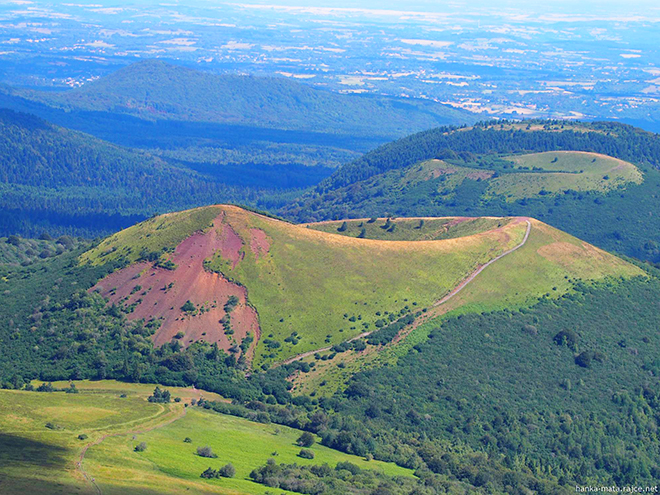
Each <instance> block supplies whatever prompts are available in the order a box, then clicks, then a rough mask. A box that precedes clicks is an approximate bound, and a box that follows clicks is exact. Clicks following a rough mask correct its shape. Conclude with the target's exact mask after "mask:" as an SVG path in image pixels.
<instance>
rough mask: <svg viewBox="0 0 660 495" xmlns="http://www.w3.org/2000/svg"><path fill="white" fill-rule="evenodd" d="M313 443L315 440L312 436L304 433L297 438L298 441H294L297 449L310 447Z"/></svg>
mask: <svg viewBox="0 0 660 495" xmlns="http://www.w3.org/2000/svg"><path fill="white" fill-rule="evenodd" d="M315 441H316V440H315V439H314V435H312V434H311V433H310V432H308V431H306V432H304V433H303V434H302V435H300V436H299V437H298V440H296V444H297V445H298V446H299V447H311V446H312V445H314V442H315Z"/></svg>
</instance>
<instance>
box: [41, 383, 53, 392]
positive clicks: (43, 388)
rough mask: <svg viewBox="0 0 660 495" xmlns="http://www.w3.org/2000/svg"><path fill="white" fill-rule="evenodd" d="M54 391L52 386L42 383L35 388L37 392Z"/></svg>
mask: <svg viewBox="0 0 660 495" xmlns="http://www.w3.org/2000/svg"><path fill="white" fill-rule="evenodd" d="M54 391H55V389H54V388H53V384H52V383H50V382H48V383H42V384H41V385H39V386H38V387H37V392H54Z"/></svg>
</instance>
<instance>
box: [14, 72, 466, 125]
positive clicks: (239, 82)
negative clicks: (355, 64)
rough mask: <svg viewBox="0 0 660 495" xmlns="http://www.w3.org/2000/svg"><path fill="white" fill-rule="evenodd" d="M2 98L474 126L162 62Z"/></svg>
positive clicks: (138, 111)
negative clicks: (77, 83) (80, 83)
mask: <svg viewBox="0 0 660 495" xmlns="http://www.w3.org/2000/svg"><path fill="white" fill-rule="evenodd" d="M3 92H4V93H5V94H8V93H9V94H11V95H13V96H18V97H22V98H24V99H26V100H29V101H32V102H39V103H42V104H45V105H47V106H50V107H54V108H60V109H64V110H66V111H86V112H90V111H91V112H110V113H116V114H125V115H132V116H135V117H139V118H141V119H145V120H150V121H155V120H177V121H184V122H209V123H216V124H232V125H249V126H254V127H265V128H275V129H286V130H301V131H316V132H329V133H333V134H357V135H368V136H380V137H382V138H393V137H400V136H403V135H406V134H409V133H411V132H415V131H420V130H423V129H429V128H431V127H437V126H438V125H460V124H466V123H471V122H473V121H474V120H475V119H474V118H473V117H472V115H471V114H469V113H468V112H465V111H462V110H457V109H455V108H452V107H449V106H446V105H442V104H440V103H435V102H431V101H423V100H405V101H404V100H398V99H394V98H388V97H365V96H360V95H346V94H338V93H333V92H330V91H325V90H322V89H316V88H313V87H311V86H308V85H305V84H302V83H298V82H296V81H292V80H289V79H285V78H276V77H254V76H242V75H216V74H211V73H207V72H202V71H198V70H195V69H191V68H187V67H182V66H176V65H172V64H169V63H167V62H164V61H160V60H145V61H142V62H137V63H135V64H132V65H129V66H127V67H124V68H122V69H120V70H118V71H116V72H114V73H112V74H110V75H108V76H106V77H103V78H101V79H99V80H96V81H93V82H90V83H88V84H85V85H84V86H82V87H80V88H76V89H72V90H69V91H63V92H40V91H34V90H11V89H8V88H5V89H4V91H3Z"/></svg>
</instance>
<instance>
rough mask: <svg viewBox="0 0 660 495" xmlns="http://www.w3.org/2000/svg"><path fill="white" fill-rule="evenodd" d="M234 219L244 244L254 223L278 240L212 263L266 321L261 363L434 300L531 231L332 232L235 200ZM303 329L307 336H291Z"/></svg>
mask: <svg viewBox="0 0 660 495" xmlns="http://www.w3.org/2000/svg"><path fill="white" fill-rule="evenodd" d="M225 221H227V222H229V223H230V224H231V226H232V227H233V228H234V230H235V231H236V232H237V233H238V235H239V236H241V237H242V238H243V239H244V242H245V241H246V240H248V241H249V239H250V229H261V230H263V231H264V232H265V233H266V235H267V236H268V238H269V240H270V250H269V252H268V254H267V255H266V256H261V257H257V256H256V255H255V254H254V253H253V252H252V250H251V249H250V247H248V245H244V246H243V248H242V249H243V252H244V258H243V259H242V261H240V262H239V263H238V264H237V265H236V267H233V268H232V263H231V262H230V261H229V260H225V259H223V258H222V257H221V255H220V253H217V254H216V256H215V257H214V258H213V259H212V260H211V262H210V263H208V265H207V266H208V268H209V269H212V270H215V271H218V272H220V273H222V274H224V275H225V276H226V277H228V278H229V279H231V280H234V281H236V282H238V283H240V284H242V285H244V286H245V287H246V288H247V291H248V298H249V301H250V303H251V304H253V305H254V306H255V308H256V309H257V311H258V313H259V322H260V326H261V339H260V341H259V343H258V345H257V352H256V354H255V362H254V364H255V365H256V366H258V365H260V364H262V363H268V362H274V361H281V360H282V359H286V358H287V357H290V356H294V355H296V354H299V353H302V352H305V351H309V350H314V349H318V348H321V347H324V346H328V345H332V344H336V343H339V342H342V341H345V340H347V339H349V338H351V337H354V336H356V335H359V334H360V333H362V332H365V331H370V330H374V329H375V328H376V327H375V321H377V320H378V319H381V318H387V316H388V314H389V313H397V314H398V313H399V312H401V311H402V310H406V307H407V308H408V310H410V311H413V312H415V311H417V310H421V309H422V308H425V307H427V306H430V305H431V304H432V303H433V302H434V301H437V300H438V299H440V298H442V296H444V295H445V294H446V293H448V292H449V291H450V290H451V289H453V288H454V287H455V286H456V285H457V284H458V283H459V282H460V281H461V280H463V279H464V278H465V277H466V276H467V275H468V274H469V273H471V272H472V271H474V270H475V269H476V267H478V266H479V265H481V264H483V263H485V262H487V261H489V260H490V259H492V258H494V257H495V256H497V255H498V254H500V253H501V252H503V251H505V250H506V249H509V248H511V247H513V246H515V245H516V244H518V243H520V241H521V240H522V238H523V236H524V233H525V225H524V224H519V225H507V226H505V227H504V228H503V229H502V230H501V231H492V232H487V233H483V234H480V235H474V236H468V237H462V238H460V239H446V240H442V241H428V242H424V241H416V242H405V241H399V242H389V241H380V240H372V239H353V238H350V237H344V236H338V235H331V234H327V233H324V232H318V231H316V230H313V229H308V228H304V227H300V226H295V225H291V224H287V223H284V222H280V221H277V220H273V219H270V218H266V217H261V216H258V215H254V214H250V213H248V212H246V211H244V210H241V209H238V208H227V209H226V216H225ZM378 313H380V314H378ZM294 332H297V334H298V336H299V337H300V340H299V341H298V342H297V343H296V344H294V343H287V342H285V339H286V338H288V337H289V336H290V335H291V334H292V333H294ZM272 342H276V344H273V343H272ZM277 343H279V346H278V344H277Z"/></svg>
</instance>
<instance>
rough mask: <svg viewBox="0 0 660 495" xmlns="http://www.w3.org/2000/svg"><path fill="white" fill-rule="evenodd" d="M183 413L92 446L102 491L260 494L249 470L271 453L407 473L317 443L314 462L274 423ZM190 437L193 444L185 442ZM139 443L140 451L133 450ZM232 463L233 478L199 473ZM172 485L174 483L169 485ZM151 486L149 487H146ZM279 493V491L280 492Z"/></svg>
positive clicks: (281, 459) (289, 459)
mask: <svg viewBox="0 0 660 495" xmlns="http://www.w3.org/2000/svg"><path fill="white" fill-rule="evenodd" d="M188 409H189V410H188V413H187V415H186V416H185V417H184V418H182V419H180V420H178V421H176V422H175V423H172V424H171V425H168V426H166V427H164V428H161V429H157V430H153V431H151V432H149V433H146V434H140V435H136V436H135V438H133V437H115V438H109V439H107V440H105V441H104V442H103V443H101V444H100V445H98V446H95V447H92V448H91V449H90V450H89V452H88V454H87V459H88V469H89V471H90V472H91V473H93V474H94V476H95V477H96V480H97V483H98V484H99V486H100V487H101V490H102V492H103V493H107V494H120V493H125V491H122V490H128V489H131V490H132V489H134V487H140V488H141V489H142V490H144V493H145V494H146V493H154V494H156V493H181V492H182V491H185V490H192V491H193V493H227V494H234V493H236V494H239V493H241V494H243V493H245V494H262V493H267V492H268V491H269V490H270V491H271V493H272V488H271V489H269V488H268V487H265V486H262V485H259V484H256V483H254V482H252V481H250V480H249V474H250V472H251V471H252V470H253V469H254V468H256V467H258V466H260V465H263V464H265V463H266V461H267V460H268V459H269V458H271V457H274V459H275V460H276V462H277V463H278V464H279V463H286V464H291V463H298V464H300V465H308V464H324V463H328V464H329V465H330V466H335V465H336V464H337V462H341V461H350V462H352V463H354V464H356V465H358V466H360V467H361V468H363V469H374V470H380V471H382V472H384V473H386V474H389V475H407V476H410V475H411V474H412V473H411V472H410V471H409V470H406V469H403V468H400V467H398V466H396V465H394V464H387V463H382V462H379V461H365V460H363V459H362V458H360V457H356V456H350V455H347V454H343V453H341V452H338V451H335V450H332V449H328V448H327V447H323V446H322V445H318V444H315V445H314V446H313V447H312V450H313V451H314V453H315V458H314V459H313V460H308V459H302V458H300V457H298V455H297V454H298V452H300V447H298V446H297V445H296V444H295V441H296V439H297V438H298V437H299V436H300V434H301V432H300V431H299V430H294V429H292V428H287V427H285V426H279V425H274V424H268V425H266V424H260V423H252V422H250V421H247V420H245V419H242V418H235V417H231V416H224V415H220V414H217V413H214V412H209V411H205V410H203V409H197V408H188ZM186 437H188V438H190V439H191V440H192V443H184V442H183V440H184V439H185V438H186ZM140 442H145V443H146V444H147V449H146V450H145V451H144V452H140V453H138V452H134V451H133V447H134V446H135V445H137V444H138V443H140ZM204 446H209V447H211V448H212V449H213V452H214V453H215V454H216V455H217V456H218V457H217V458H216V459H206V458H203V457H199V456H198V455H196V453H195V452H196V449H197V447H204ZM229 462H231V463H232V464H233V465H234V467H235V468H236V476H235V477H234V478H232V479H227V478H223V479H219V480H202V479H200V477H199V475H200V474H201V473H202V472H203V471H204V470H205V469H206V468H208V467H211V468H213V469H218V468H220V467H222V466H224V465H225V464H227V463H229ZM173 483H174V484H173ZM149 490H153V491H149ZM277 493H281V491H280V490H278V492H277Z"/></svg>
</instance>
